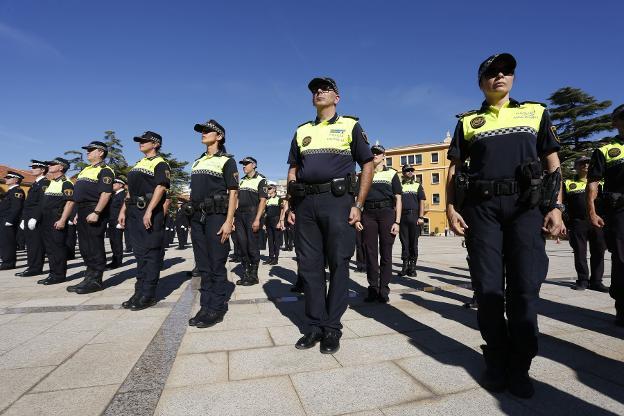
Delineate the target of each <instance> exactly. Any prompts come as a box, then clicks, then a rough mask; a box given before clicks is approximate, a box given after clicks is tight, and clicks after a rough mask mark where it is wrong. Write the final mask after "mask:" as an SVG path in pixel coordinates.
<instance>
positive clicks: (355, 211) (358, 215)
mask: <svg viewBox="0 0 624 416" xmlns="http://www.w3.org/2000/svg"><path fill="white" fill-rule="evenodd" d="M361 219H362V211H360V209H359V208H356V207H351V212H350V213H349V224H351V225H354V224H355V223H356V222H358V221H360V220H361Z"/></svg>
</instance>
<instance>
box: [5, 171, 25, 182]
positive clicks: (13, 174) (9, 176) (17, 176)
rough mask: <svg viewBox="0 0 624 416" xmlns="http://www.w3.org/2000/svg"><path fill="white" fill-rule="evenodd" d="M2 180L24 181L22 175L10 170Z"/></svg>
mask: <svg viewBox="0 0 624 416" xmlns="http://www.w3.org/2000/svg"><path fill="white" fill-rule="evenodd" d="M4 179H17V180H20V181H21V180H22V179H24V175H22V174H21V173H19V172H15V171H12V170H10V171H8V172H7V174H6V176H5V177H4Z"/></svg>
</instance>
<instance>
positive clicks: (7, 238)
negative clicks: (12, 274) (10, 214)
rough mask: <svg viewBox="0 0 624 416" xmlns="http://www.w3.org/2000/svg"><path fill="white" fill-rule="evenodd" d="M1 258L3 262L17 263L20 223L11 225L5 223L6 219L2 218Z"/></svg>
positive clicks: (0, 232) (0, 233)
mask: <svg viewBox="0 0 624 416" xmlns="http://www.w3.org/2000/svg"><path fill="white" fill-rule="evenodd" d="M0 222H1V224H0V259H1V260H2V264H12V265H15V259H16V258H17V239H16V236H17V227H18V225H19V224H13V225H11V226H8V225H4V224H5V223H6V221H5V220H4V219H2V218H0Z"/></svg>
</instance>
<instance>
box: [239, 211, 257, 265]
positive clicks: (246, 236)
mask: <svg viewBox="0 0 624 416" xmlns="http://www.w3.org/2000/svg"><path fill="white" fill-rule="evenodd" d="M255 218H256V211H255V210H254V211H250V212H239V211H237V212H236V237H237V238H238V243H239V244H240V251H241V257H242V258H243V260H245V261H247V262H249V263H251V264H258V263H259V262H260V241H259V240H260V236H259V233H254V232H253V229H252V228H251V226H252V224H253V222H254V219H255Z"/></svg>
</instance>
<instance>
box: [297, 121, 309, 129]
mask: <svg viewBox="0 0 624 416" xmlns="http://www.w3.org/2000/svg"><path fill="white" fill-rule="evenodd" d="M309 123H312V120H308V121H306V122H305V123H301V124H299V125H298V126H297V128H299V127H303V126H305V125H306V124H309Z"/></svg>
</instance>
